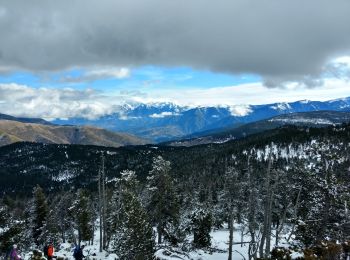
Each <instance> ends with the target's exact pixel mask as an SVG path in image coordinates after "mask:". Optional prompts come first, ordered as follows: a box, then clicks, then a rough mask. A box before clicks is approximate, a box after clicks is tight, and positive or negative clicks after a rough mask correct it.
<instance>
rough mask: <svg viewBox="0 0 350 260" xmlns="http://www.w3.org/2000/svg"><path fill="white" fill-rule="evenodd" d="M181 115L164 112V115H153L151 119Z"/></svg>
mask: <svg viewBox="0 0 350 260" xmlns="http://www.w3.org/2000/svg"><path fill="white" fill-rule="evenodd" d="M179 115H180V114H179V113H174V112H162V113H159V114H152V115H150V116H149V117H152V118H164V117H167V116H179Z"/></svg>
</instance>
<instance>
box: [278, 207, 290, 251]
mask: <svg viewBox="0 0 350 260" xmlns="http://www.w3.org/2000/svg"><path fill="white" fill-rule="evenodd" d="M291 204H292V203H291V202H290V203H289V204H288V205H287V207H285V209H284V211H283V215H282V218H281V223H279V225H278V226H277V228H276V241H275V246H276V247H277V246H278V244H279V236H280V233H281V232H282V231H283V227H284V223H285V222H286V216H287V211H288V208H289V207H290V206H291Z"/></svg>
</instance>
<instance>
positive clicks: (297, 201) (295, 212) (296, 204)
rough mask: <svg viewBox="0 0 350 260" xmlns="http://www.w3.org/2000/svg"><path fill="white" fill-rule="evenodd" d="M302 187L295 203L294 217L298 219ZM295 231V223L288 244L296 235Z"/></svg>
mask: <svg viewBox="0 0 350 260" xmlns="http://www.w3.org/2000/svg"><path fill="white" fill-rule="evenodd" d="M301 189H302V188H301V187H300V189H299V192H298V196H297V200H296V202H295V206H294V213H293V217H294V218H295V219H296V217H297V213H298V207H299V200H300V194H301ZM294 230H295V223H294V224H293V226H292V230H291V232H290V234H289V236H288V238H287V242H289V240H290V239H291V238H292V235H293V234H294Z"/></svg>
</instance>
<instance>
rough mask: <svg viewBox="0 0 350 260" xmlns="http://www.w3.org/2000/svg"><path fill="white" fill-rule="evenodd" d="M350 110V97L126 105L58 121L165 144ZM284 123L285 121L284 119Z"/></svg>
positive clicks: (58, 121) (57, 122) (58, 122)
mask: <svg viewBox="0 0 350 260" xmlns="http://www.w3.org/2000/svg"><path fill="white" fill-rule="evenodd" d="M313 111H341V112H349V111H350V97H348V98H343V99H337V100H331V101H325V102H321V101H308V100H302V101H297V102H292V103H274V104H267V105H251V106H231V107H230V106H219V107H194V108H193V107H192V108H191V107H181V106H178V105H175V104H172V103H155V104H139V105H134V106H130V105H125V106H120V107H119V108H118V112H116V113H113V114H111V115H106V116H102V117H100V118H97V119H94V120H89V119H85V118H69V119H67V120H60V119H57V120H54V121H53V122H52V123H55V124H60V125H94V126H97V127H101V128H105V129H109V130H112V131H122V132H128V133H131V134H134V135H136V136H140V137H142V138H146V139H149V140H152V141H154V142H164V141H169V140H176V139H181V138H183V137H185V136H189V135H192V134H194V133H197V132H203V131H210V130H214V131H216V130H215V129H221V130H222V129H223V128H235V127H239V126H242V125H244V124H247V123H251V122H256V121H259V120H264V119H268V118H272V117H275V116H279V115H286V114H291V113H299V112H313ZM281 120H282V119H281Z"/></svg>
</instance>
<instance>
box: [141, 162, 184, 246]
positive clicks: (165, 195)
mask: <svg viewBox="0 0 350 260" xmlns="http://www.w3.org/2000/svg"><path fill="white" fill-rule="evenodd" d="M170 169H171V167H170V162H169V161H166V160H164V159H163V157H161V156H158V157H155V158H153V165H152V170H151V171H150V172H149V176H148V177H147V189H148V193H149V203H148V207H147V208H148V211H149V214H150V216H151V219H152V222H153V223H154V224H155V225H156V226H157V234H158V244H161V243H162V238H163V236H164V233H165V232H166V226H167V224H168V223H176V222H177V220H178V216H179V203H178V200H177V196H176V192H175V189H174V185H173V182H172V179H171V177H170Z"/></svg>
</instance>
